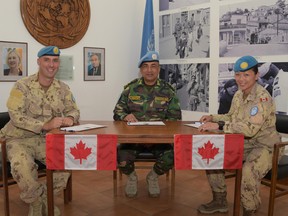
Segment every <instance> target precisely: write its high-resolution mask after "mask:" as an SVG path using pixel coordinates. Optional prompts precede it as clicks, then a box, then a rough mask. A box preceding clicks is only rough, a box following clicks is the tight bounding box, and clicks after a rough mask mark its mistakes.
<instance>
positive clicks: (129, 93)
mask: <svg viewBox="0 0 288 216" xmlns="http://www.w3.org/2000/svg"><path fill="white" fill-rule="evenodd" d="M130 113H132V114H133V115H134V116H135V117H136V118H137V120H138V121H165V120H180V119H181V109H180V103H179V100H178V98H177V96H176V93H175V90H174V88H173V87H172V86H171V85H170V84H169V83H167V82H165V81H163V80H161V79H158V80H157V82H156V84H155V86H146V85H145V84H144V80H143V78H140V79H135V80H133V81H132V82H130V83H129V84H128V85H126V86H125V88H124V91H123V92H122V94H121V96H120V98H119V100H118V102H117V104H116V106H115V109H114V120H116V121H117V120H123V119H124V118H125V117H126V116H127V115H128V114H130ZM144 149H145V150H148V151H151V152H152V153H153V154H154V155H155V156H156V157H157V162H156V163H155V165H154V171H155V172H156V173H157V174H158V175H162V174H164V173H165V172H167V171H168V170H169V169H171V168H172V167H173V164H174V158H173V147H172V145H170V144H166V145H153V144H152V145H151V144H150V145H147V144H135V145H131V144H126V145H125V144H122V145H120V150H119V152H118V163H119V167H120V169H121V170H122V172H123V173H125V174H126V175H129V174H130V173H132V172H133V171H134V159H135V157H136V155H137V154H138V153H140V152H142V151H144ZM123 161H125V162H126V163H125V165H123ZM121 162H122V163H121ZM121 164H122V165H121Z"/></svg>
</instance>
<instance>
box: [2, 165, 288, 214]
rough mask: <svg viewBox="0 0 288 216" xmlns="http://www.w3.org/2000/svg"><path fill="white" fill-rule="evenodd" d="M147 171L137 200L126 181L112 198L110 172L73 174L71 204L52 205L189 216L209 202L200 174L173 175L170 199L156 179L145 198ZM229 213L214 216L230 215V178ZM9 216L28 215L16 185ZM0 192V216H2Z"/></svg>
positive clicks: (286, 208)
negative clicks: (155, 192) (154, 194)
mask: <svg viewBox="0 0 288 216" xmlns="http://www.w3.org/2000/svg"><path fill="white" fill-rule="evenodd" d="M148 172H149V170H144V169H142V170H137V173H138V179H139V183H138V196H137V197H136V198H133V199H131V198H130V199H129V198H126V197H125V194H124V191H123V190H124V186H125V182H126V177H125V176H123V179H122V180H120V181H119V182H118V196H117V197H114V195H113V182H112V171H73V200H72V203H70V204H67V205H64V203H63V196H62V194H60V195H59V196H57V197H55V203H56V205H57V206H58V207H59V208H60V210H61V212H62V215H63V216H94V215H99V216H116V215H118V216H122V215H123V216H124V215H125V216H152V215H153V216H172V215H173V216H174V215H175V216H176V215H177V216H186V215H187V216H188V215H189V216H193V215H202V214H200V213H198V212H197V207H198V206H199V205H200V204H201V203H205V202H207V201H210V199H211V192H210V189H209V186H208V183H207V180H206V176H205V173H204V171H176V186H175V194H174V196H171V190H170V189H171V187H170V181H169V180H166V177H165V176H161V177H160V178H159V182H160V187H161V195H160V197H159V198H149V197H148V194H147V188H146V181H145V177H146V174H147V173H148ZM227 186H228V202H229V212H228V213H227V214H213V215H214V216H218V215H221V216H225V215H232V212H233V190H234V178H231V179H227ZM9 192H10V211H11V216H22V215H27V214H28V205H27V204H25V203H23V202H22V201H21V200H20V198H19V190H18V187H17V185H12V186H10V187H9ZM268 193H269V188H268V187H266V186H264V185H261V196H262V205H261V208H260V209H259V211H258V212H257V215H259V216H260V215H267V206H268ZM2 197H3V190H2V189H0V205H1V209H0V216H2V215H4V213H3V208H2V206H3V198H2ZM287 212H288V198H287V196H286V197H285V196H284V197H281V198H278V199H277V201H276V206H275V213H274V215H275V216H284V215H285V216H286V215H287Z"/></svg>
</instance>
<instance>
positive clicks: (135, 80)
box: [124, 79, 139, 89]
mask: <svg viewBox="0 0 288 216" xmlns="http://www.w3.org/2000/svg"><path fill="white" fill-rule="evenodd" d="M138 80H139V79H134V80H132V81H131V82H129V83H128V84H126V85H125V86H124V89H126V88H127V87H129V86H130V85H131V84H133V83H135V82H137V81H138Z"/></svg>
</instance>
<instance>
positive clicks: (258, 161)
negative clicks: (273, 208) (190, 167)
mask: <svg viewBox="0 0 288 216" xmlns="http://www.w3.org/2000/svg"><path fill="white" fill-rule="evenodd" d="M234 72H235V80H236V83H237V85H238V91H237V92H236V93H235V94H234V97H233V100H232V104H231V108H230V110H229V112H228V113H227V114H218V115H204V116H202V117H201V119H200V121H202V122H204V124H203V125H201V126H200V127H199V129H200V130H203V131H206V130H222V131H223V132H224V133H240V134H243V135H244V137H245V140H244V155H243V156H244V157H243V161H244V162H243V168H242V181H241V205H242V207H243V216H254V215H255V214H256V211H257V209H258V208H259V206H260V204H261V199H260V194H259V187H260V183H261V179H262V178H263V177H264V176H265V175H266V174H267V172H268V171H269V170H270V169H271V168H272V156H273V146H274V144H275V143H277V142H279V141H280V140H281V138H280V135H279V134H278V132H277V131H276V127H275V121H276V116H275V103H274V101H273V100H272V98H271V96H270V94H269V92H268V91H267V90H266V89H264V88H263V87H262V86H261V85H259V84H258V83H257V79H258V77H259V73H258V62H257V60H256V59H255V58H254V57H253V56H243V57H241V58H239V59H238V60H237V61H236V63H235V64H234ZM206 173H207V177H208V181H209V183H210V187H211V189H212V193H213V200H212V201H211V202H209V203H207V204H202V205H200V206H199V208H198V211H199V212H201V213H203V214H211V213H216V212H227V211H228V203H227V199H226V195H227V190H226V184H225V176H224V171H223V170H207V171H206Z"/></svg>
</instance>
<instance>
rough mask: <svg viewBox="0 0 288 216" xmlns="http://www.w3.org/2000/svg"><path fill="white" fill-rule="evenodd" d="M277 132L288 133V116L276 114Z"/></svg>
mask: <svg viewBox="0 0 288 216" xmlns="http://www.w3.org/2000/svg"><path fill="white" fill-rule="evenodd" d="M276 130H277V131H278V132H279V133H288V115H280V114H276Z"/></svg>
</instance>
